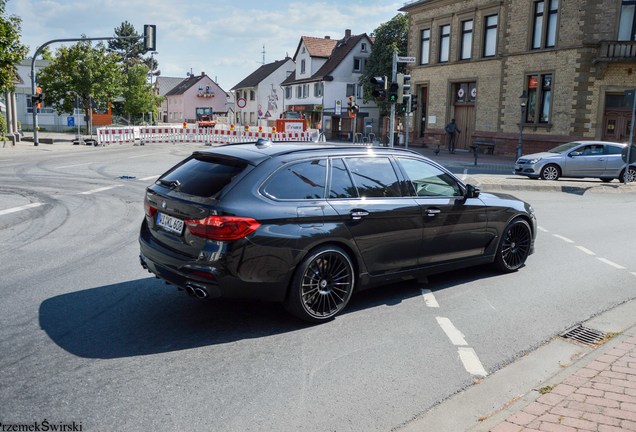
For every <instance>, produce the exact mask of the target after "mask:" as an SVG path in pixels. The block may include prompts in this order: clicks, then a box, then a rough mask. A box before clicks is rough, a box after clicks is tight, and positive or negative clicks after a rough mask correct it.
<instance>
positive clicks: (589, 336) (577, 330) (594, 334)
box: [561, 324, 607, 346]
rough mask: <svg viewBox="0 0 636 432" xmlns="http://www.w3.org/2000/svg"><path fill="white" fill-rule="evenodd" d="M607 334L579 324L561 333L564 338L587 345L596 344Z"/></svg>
mask: <svg viewBox="0 0 636 432" xmlns="http://www.w3.org/2000/svg"><path fill="white" fill-rule="evenodd" d="M606 336H607V335H606V334H605V333H603V332H602V331H599V330H594V329H590V328H587V327H583V326H582V325H581V324H579V325H577V326H576V327H573V328H571V329H570V330H567V331H566V332H564V333H561V337H562V338H564V339H572V340H574V341H576V342H579V343H582V344H583V345H587V346H596V345H598V344H599V343H600V342H602V341H603V340H604V339H605V337H606Z"/></svg>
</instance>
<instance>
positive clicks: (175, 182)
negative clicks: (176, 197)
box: [159, 179, 181, 189]
mask: <svg viewBox="0 0 636 432" xmlns="http://www.w3.org/2000/svg"><path fill="white" fill-rule="evenodd" d="M159 183H161V184H162V185H164V186H168V187H169V188H170V189H179V186H181V182H180V181H179V180H163V179H159Z"/></svg>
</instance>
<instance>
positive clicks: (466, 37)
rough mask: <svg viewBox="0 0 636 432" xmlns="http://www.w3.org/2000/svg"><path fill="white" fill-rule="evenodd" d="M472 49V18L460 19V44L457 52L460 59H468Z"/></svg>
mask: <svg viewBox="0 0 636 432" xmlns="http://www.w3.org/2000/svg"><path fill="white" fill-rule="evenodd" d="M472 51H473V20H468V21H462V46H461V50H460V52H459V58H460V59H461V60H470V58H471V57H472Z"/></svg>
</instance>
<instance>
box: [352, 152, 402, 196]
mask: <svg viewBox="0 0 636 432" xmlns="http://www.w3.org/2000/svg"><path fill="white" fill-rule="evenodd" d="M345 162H346V164H347V167H348V168H349V171H350V172H351V177H352V178H353V182H354V184H355V187H356V189H357V190H358V195H359V196H360V197H363V198H385V197H399V196H402V192H401V190H400V182H399V180H398V177H397V174H396V173H395V170H394V169H393V165H391V160H390V159H389V158H386V157H351V158H347V159H346V160H345Z"/></svg>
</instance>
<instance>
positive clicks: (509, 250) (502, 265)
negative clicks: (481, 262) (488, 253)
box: [495, 219, 532, 272]
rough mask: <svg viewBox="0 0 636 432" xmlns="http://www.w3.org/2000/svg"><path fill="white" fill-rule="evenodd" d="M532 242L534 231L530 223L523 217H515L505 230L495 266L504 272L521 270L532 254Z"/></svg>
mask: <svg viewBox="0 0 636 432" xmlns="http://www.w3.org/2000/svg"><path fill="white" fill-rule="evenodd" d="M531 244H532V231H531V230H530V225H528V222H526V221H525V220H523V219H514V220H513V221H511V222H510V223H509V224H508V226H506V229H505V230H504V231H503V234H502V236H501V240H500V242H499V247H498V248H497V255H496V256H495V266H496V267H497V268H498V269H499V270H501V271H503V272H513V271H516V270H519V269H520V268H521V267H522V266H523V265H524V264H525V262H526V259H527V258H528V255H530V247H531Z"/></svg>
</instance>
